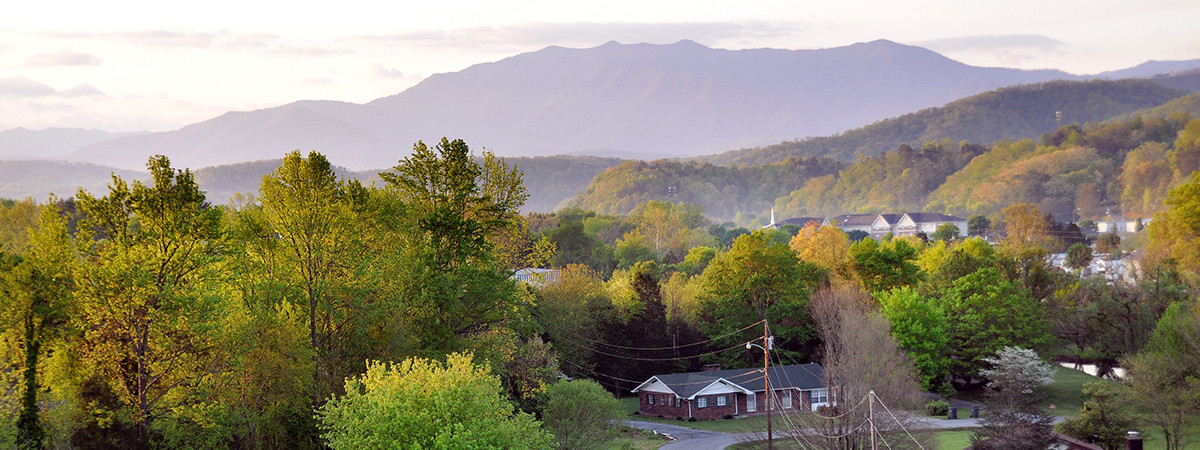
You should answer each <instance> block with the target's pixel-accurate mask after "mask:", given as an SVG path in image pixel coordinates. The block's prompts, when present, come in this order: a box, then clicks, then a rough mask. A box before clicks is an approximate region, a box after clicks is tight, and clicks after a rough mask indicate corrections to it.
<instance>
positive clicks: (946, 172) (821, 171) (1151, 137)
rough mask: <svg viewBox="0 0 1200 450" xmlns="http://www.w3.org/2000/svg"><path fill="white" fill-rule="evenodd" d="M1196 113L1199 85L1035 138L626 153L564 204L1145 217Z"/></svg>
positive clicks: (1172, 176)
mask: <svg viewBox="0 0 1200 450" xmlns="http://www.w3.org/2000/svg"><path fill="white" fill-rule="evenodd" d="M1089 84H1092V83H1089ZM1094 84H1095V86H1101V87H1106V86H1126V87H1128V86H1134V85H1124V84H1106V83H1094ZM1075 86H1079V85H1075ZM997 95H999V94H997ZM1005 95H1011V93H1009V94H1005ZM1101 103H1102V102H1101ZM1198 113H1200V94H1191V95H1188V96H1184V97H1180V98H1175V99H1172V100H1169V101H1167V102H1166V103H1162V104H1160V105H1156V106H1154V107H1153V108H1149V109H1143V110H1139V111H1137V112H1134V113H1129V114H1125V115H1123V116H1121V117H1120V118H1117V119H1112V120H1110V121H1107V122H1099V121H1098V122H1095V123H1090V124H1086V125H1078V124H1072V125H1066V126H1063V127H1062V128H1060V129H1058V130H1057V131H1054V132H1053V133H1048V134H1045V135H1041V136H1039V137H1038V138H1036V139H1003V140H999V141H996V142H994V143H984V142H971V141H953V140H950V139H941V140H938V141H929V142H923V143H918V144H917V145H912V146H910V145H909V144H904V143H901V144H895V145H893V146H892V147H891V148H889V149H888V150H885V151H882V152H880V154H877V155H863V156H860V157H858V159H857V161H855V162H854V163H852V164H844V163H841V164H839V163H836V162H834V161H833V160H831V159H826V158H815V159H813V158H810V159H796V158H793V159H789V160H787V161H785V162H783V163H771V164H763V165H753V164H744V165H737V166H715V165H712V164H708V163H703V162H686V163H680V162H667V161H655V162H653V163H645V162H634V161H628V162H626V163H624V164H622V165H620V166H618V167H614V168H612V169H610V170H609V171H606V172H605V173H603V174H601V176H599V177H597V178H596V180H595V182H593V184H592V185H591V186H589V187H588V190H587V191H585V192H584V193H583V194H581V195H580V196H579V197H577V198H576V199H575V200H574V201H573V202H572V203H571V205H572V206H576V207H580V208H585V209H594V210H597V211H601V212H604V213H609V214H627V213H629V211H631V210H632V209H633V207H634V206H636V205H637V204H639V203H641V202H645V201H647V200H665V201H672V202H688V203H696V204H698V205H700V206H701V207H702V208H703V209H704V212H705V214H706V215H708V216H709V217H713V218H717V219H720V220H733V219H737V222H738V224H739V225H749V224H750V223H751V221H752V219H753V218H754V216H755V215H757V216H762V215H764V214H766V213H767V212H768V211H769V210H770V208H771V207H772V206H773V207H774V209H775V212H776V216H777V217H779V218H781V219H782V218H788V217H807V216H829V215H836V214H845V213H878V212H886V211H917V210H926V211H931V212H943V213H947V214H955V215H959V216H961V217H967V216H969V215H974V214H983V215H988V214H994V213H997V212H999V211H1000V209H1001V208H1003V207H1004V206H1006V205H1009V204H1013V203H1034V204H1037V205H1039V207H1040V208H1041V209H1042V210H1043V211H1045V212H1048V213H1051V214H1054V215H1055V216H1056V217H1058V218H1059V219H1060V220H1063V221H1069V220H1070V219H1072V218H1075V219H1080V218H1092V219H1099V218H1102V217H1105V216H1106V215H1111V216H1117V215H1121V214H1124V215H1126V216H1128V217H1131V218H1132V217H1142V218H1149V217H1150V216H1151V215H1153V214H1154V212H1156V211H1157V210H1158V209H1159V208H1161V205H1162V202H1163V199H1164V198H1165V196H1166V192H1167V190H1168V189H1169V188H1170V187H1171V186H1173V185H1175V184H1178V183H1179V182H1180V181H1181V180H1183V179H1185V178H1186V177H1187V176H1188V174H1190V173H1191V171H1192V170H1194V166H1195V163H1194V162H1193V159H1194V158H1196V157H1197V156H1193V154H1194V153H1195V152H1196V151H1197V150H1196V148H1197V145H1200V144H1196V143H1195V142H1194V141H1195V139H1196V135H1197V134H1198V133H1200V121H1194V120H1192V117H1197V114H1198ZM831 139H836V138H831ZM671 186H675V190H674V191H669V190H668V189H669V188H670V187H671ZM769 196H773V197H769ZM739 212H741V213H743V214H742V215H741V216H739V217H735V216H737V214H738V213H739Z"/></svg>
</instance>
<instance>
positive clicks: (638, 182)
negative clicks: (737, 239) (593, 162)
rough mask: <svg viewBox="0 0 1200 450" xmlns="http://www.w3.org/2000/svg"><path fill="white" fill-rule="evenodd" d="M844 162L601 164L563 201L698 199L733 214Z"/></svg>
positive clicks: (585, 205) (606, 210)
mask: <svg viewBox="0 0 1200 450" xmlns="http://www.w3.org/2000/svg"><path fill="white" fill-rule="evenodd" d="M843 166H844V164H843V163H839V162H837V161H834V160H831V159H827V158H789V159H786V160H784V161H781V162H777V163H773V164H764V165H758V166H742V167H727V166H718V165H714V164H709V163H706V162H697V161H672V160H657V161H651V162H645V161H625V162H623V163H621V164H620V165H617V166H616V167H612V168H609V169H608V170H605V171H604V172H603V173H601V174H600V175H598V176H596V179H595V180H594V181H592V183H591V185H589V186H588V188H587V190H585V191H584V192H583V193H581V194H579V195H578V196H576V197H575V198H574V199H573V200H571V201H570V202H569V203H568V204H567V205H568V206H570V207H574V208H581V209H586V210H591V211H596V212H598V213H601V214H629V213H630V211H633V209H634V207H636V206H637V205H639V204H641V203H645V202H646V201H649V200H665V201H670V202H675V203H678V202H682V203H696V204H699V205H703V207H704V213H705V214H706V215H708V216H710V217H715V218H720V219H723V220H733V219H734V216H736V215H737V214H738V213H739V212H756V211H765V210H768V209H770V207H771V201H772V199H774V198H775V197H778V196H780V195H785V194H786V193H788V192H791V191H792V190H794V189H798V188H799V187H800V186H803V185H804V182H805V181H807V180H809V179H811V178H814V177H821V176H826V175H829V174H832V173H835V172H836V171H838V170H839V169H841V168H842V167H843Z"/></svg>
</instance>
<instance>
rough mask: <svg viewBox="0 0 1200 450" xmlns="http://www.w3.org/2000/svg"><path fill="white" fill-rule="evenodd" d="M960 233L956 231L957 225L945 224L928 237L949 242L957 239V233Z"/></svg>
mask: <svg viewBox="0 0 1200 450" xmlns="http://www.w3.org/2000/svg"><path fill="white" fill-rule="evenodd" d="M961 232H962V231H961V230H959V229H958V225H955V224H952V223H950V222H946V223H943V224H941V225H938V227H937V230H934V232H933V234H932V235H930V236H929V238H930V239H934V240H938V241H943V242H950V241H953V240H956V239H958V236H959V233H961Z"/></svg>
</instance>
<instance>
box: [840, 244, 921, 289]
mask: <svg viewBox="0 0 1200 450" xmlns="http://www.w3.org/2000/svg"><path fill="white" fill-rule="evenodd" d="M850 253H851V254H852V255H853V257H854V267H855V270H856V271H857V272H858V275H859V276H860V277H861V278H862V282H863V286H865V287H866V288H867V290H869V291H871V292H884V291H888V290H890V289H892V288H897V287H901V286H913V285H915V284H917V282H919V281H920V280H921V278H920V277H921V273H920V270H921V268H920V267H918V266H917V265H916V263H915V261H916V259H917V249H916V248H913V246H912V245H909V243H908V241H905V240H903V239H892V240H891V241H888V242H886V243H882V244H881V243H878V242H876V241H875V240H874V239H863V240H861V241H858V242H855V243H854V245H851V246H850Z"/></svg>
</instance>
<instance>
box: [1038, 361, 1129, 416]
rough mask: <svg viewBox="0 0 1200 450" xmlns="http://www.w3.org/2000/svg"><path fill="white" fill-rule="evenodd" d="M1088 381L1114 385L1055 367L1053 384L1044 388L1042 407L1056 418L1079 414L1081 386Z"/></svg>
mask: <svg viewBox="0 0 1200 450" xmlns="http://www.w3.org/2000/svg"><path fill="white" fill-rule="evenodd" d="M1089 381H1104V382H1106V383H1114V384H1116V381H1111V380H1105V379H1103V378H1096V377H1093V376H1091V375H1088V374H1086V373H1083V372H1081V371H1078V370H1075V369H1068V368H1066V367H1061V366H1059V367H1057V368H1056V370H1055V372H1054V383H1051V384H1050V385H1049V386H1046V394H1047V395H1046V399H1045V400H1044V401H1042V406H1044V407H1046V408H1050V406H1051V405H1053V406H1054V408H1052V409H1049V411H1050V412H1051V414H1053V415H1056V416H1064V417H1065V416H1073V415H1076V414H1079V411H1080V410H1081V409H1083V392H1082V391H1083V384H1084V383H1087V382H1089Z"/></svg>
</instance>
